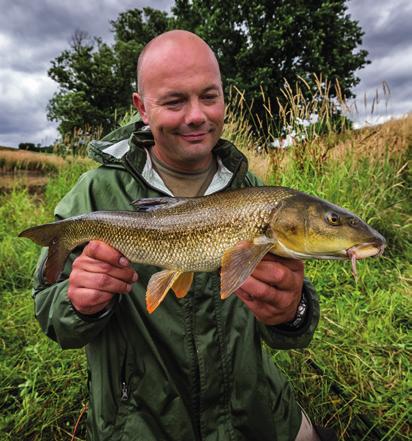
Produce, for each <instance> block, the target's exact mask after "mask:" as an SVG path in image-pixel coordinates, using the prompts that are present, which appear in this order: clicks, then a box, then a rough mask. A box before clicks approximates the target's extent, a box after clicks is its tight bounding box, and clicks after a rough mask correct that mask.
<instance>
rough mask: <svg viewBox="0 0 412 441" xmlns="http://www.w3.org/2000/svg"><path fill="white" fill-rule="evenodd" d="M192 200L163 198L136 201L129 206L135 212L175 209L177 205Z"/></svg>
mask: <svg viewBox="0 0 412 441" xmlns="http://www.w3.org/2000/svg"><path fill="white" fill-rule="evenodd" d="M190 199H192V198H172V197H163V198H144V199H136V200H135V201H133V202H131V203H130V205H133V207H134V208H135V209H136V210H137V211H154V210H158V209H160V208H171V207H176V206H177V205H181V204H184V203H185V202H187V201H189V200H190Z"/></svg>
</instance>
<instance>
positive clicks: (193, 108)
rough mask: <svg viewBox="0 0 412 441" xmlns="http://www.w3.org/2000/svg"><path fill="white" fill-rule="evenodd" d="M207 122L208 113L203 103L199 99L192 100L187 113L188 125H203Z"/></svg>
mask: <svg viewBox="0 0 412 441" xmlns="http://www.w3.org/2000/svg"><path fill="white" fill-rule="evenodd" d="M205 122H206V115H205V113H204V110H203V107H202V104H201V103H200V102H199V100H192V101H191V102H190V103H189V106H188V108H187V113H186V124H187V125H188V126H196V127H198V126H201V125H202V124H204V123H205Z"/></svg>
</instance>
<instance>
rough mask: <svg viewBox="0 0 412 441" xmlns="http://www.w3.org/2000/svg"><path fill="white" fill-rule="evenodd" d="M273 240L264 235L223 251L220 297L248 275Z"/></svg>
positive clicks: (230, 292) (231, 290) (237, 285)
mask: <svg viewBox="0 0 412 441" xmlns="http://www.w3.org/2000/svg"><path fill="white" fill-rule="evenodd" d="M273 244H274V241H273V240H271V239H269V238H266V237H264V236H262V237H259V238H256V239H255V240H254V241H241V242H238V243H237V244H236V245H235V246H234V247H232V248H230V249H228V250H226V251H225V253H224V254H223V257H222V269H221V272H220V297H221V298H222V299H226V298H227V297H229V296H230V295H231V294H232V293H233V292H234V291H236V290H237V289H238V288H239V287H240V286H241V285H242V284H243V282H244V281H245V280H246V279H247V278H248V277H249V276H250V274H251V273H252V272H253V270H254V269H255V268H256V265H257V264H258V263H259V262H260V261H261V260H262V258H263V257H264V255H265V254H266V253H268V252H269V251H270V250H271V248H272V247H273Z"/></svg>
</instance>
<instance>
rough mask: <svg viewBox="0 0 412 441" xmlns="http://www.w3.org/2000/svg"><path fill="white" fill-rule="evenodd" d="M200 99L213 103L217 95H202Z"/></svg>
mask: <svg viewBox="0 0 412 441" xmlns="http://www.w3.org/2000/svg"><path fill="white" fill-rule="evenodd" d="M202 99H203V100H204V101H207V102H211V101H215V100H216V99H217V95H216V94H208V95H203V97H202Z"/></svg>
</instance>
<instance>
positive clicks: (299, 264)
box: [262, 253, 304, 271]
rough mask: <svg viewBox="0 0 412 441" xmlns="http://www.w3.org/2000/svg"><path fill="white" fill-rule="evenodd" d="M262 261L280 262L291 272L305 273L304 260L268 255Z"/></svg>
mask: <svg viewBox="0 0 412 441" xmlns="http://www.w3.org/2000/svg"><path fill="white" fill-rule="evenodd" d="M262 261H270V262H278V263H280V264H282V265H284V266H286V267H288V268H289V269H290V270H291V271H303V269H304V263H303V261H302V260H298V259H291V258H288V257H281V256H275V255H274V254H272V253H267V254H266V255H265V256H264V257H263V259H262Z"/></svg>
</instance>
